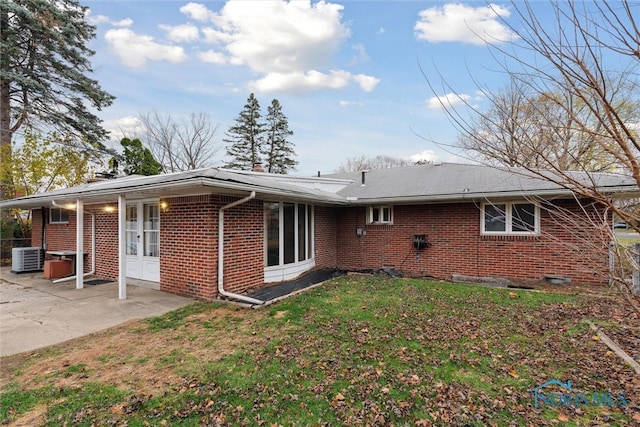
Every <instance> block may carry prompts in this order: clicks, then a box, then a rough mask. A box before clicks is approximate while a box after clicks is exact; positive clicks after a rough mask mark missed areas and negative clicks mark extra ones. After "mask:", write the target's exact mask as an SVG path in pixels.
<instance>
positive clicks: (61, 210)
mask: <svg viewBox="0 0 640 427" xmlns="http://www.w3.org/2000/svg"><path fill="white" fill-rule="evenodd" d="M54 210H56V211H60V216H62V212H63V211H64V212H66V213H67V220H66V221H54V220H53V218H52V216H51V213H52V212H53V211H54ZM49 224H69V211H68V210H67V209H64V208H49Z"/></svg>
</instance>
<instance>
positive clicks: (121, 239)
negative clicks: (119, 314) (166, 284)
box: [118, 194, 127, 299]
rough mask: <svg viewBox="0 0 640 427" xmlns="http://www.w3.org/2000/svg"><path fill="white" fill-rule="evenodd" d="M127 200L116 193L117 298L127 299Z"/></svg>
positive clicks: (122, 195)
mask: <svg viewBox="0 0 640 427" xmlns="http://www.w3.org/2000/svg"><path fill="white" fill-rule="evenodd" d="M126 221H127V201H126V199H125V196H124V194H120V195H118V298H119V299H127V239H126V237H127V235H126V225H127V222H126Z"/></svg>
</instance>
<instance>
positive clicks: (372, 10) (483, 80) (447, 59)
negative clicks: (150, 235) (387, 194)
mask: <svg viewBox="0 0 640 427" xmlns="http://www.w3.org/2000/svg"><path fill="white" fill-rule="evenodd" d="M84 4H85V5H87V6H88V7H89V8H90V13H89V15H88V16H87V19H88V21H89V22H91V23H92V24H94V25H96V27H97V37H96V39H95V40H94V41H93V42H92V45H91V47H92V49H94V50H95V51H96V54H95V56H94V57H93V58H92V64H93V67H94V69H95V73H94V75H93V77H94V78H96V79H97V80H98V81H99V82H100V84H101V86H102V87H103V89H105V90H107V91H108V92H109V93H111V94H113V95H115V96H116V98H117V99H116V100H115V102H114V104H113V105H112V106H111V107H109V108H107V109H105V110H103V111H101V112H99V116H100V117H101V118H102V119H103V120H104V123H103V124H104V126H105V127H106V128H107V129H109V130H111V131H112V136H113V138H114V140H115V141H117V140H119V138H120V137H121V136H122V133H121V132H120V131H121V130H125V131H126V136H130V137H133V136H139V137H140V138H141V140H142V141H143V142H145V141H144V137H143V135H142V134H136V129H138V123H137V117H138V116H139V114H140V113H147V112H150V111H152V110H158V111H159V112H161V113H167V114H171V115H172V116H173V117H175V118H181V117H184V116H187V115H189V114H190V113H200V112H204V113H207V114H209V116H210V117H211V120H212V122H213V123H217V124H218V125H219V128H218V131H217V134H216V138H215V139H216V142H217V143H218V144H219V145H220V147H221V150H220V151H219V154H218V157H217V158H214V159H211V166H220V165H222V163H223V162H224V161H225V158H224V143H223V141H222V139H223V138H224V137H225V135H224V133H225V131H226V130H227V129H228V128H229V126H230V125H232V124H233V121H234V119H235V118H236V117H237V116H238V114H239V113H240V111H241V110H242V108H243V106H244V104H245V102H246V100H247V97H248V96H249V94H250V93H252V92H253V93H255V95H256V97H257V98H258V100H259V102H260V105H261V106H262V109H263V113H265V114H266V108H267V106H268V105H269V104H270V103H271V100H272V99H274V98H276V99H278V100H279V101H280V103H281V104H282V106H283V112H284V113H285V115H286V116H287V117H288V119H289V127H290V129H291V130H293V132H294V135H293V136H292V137H291V141H292V142H293V143H294V144H295V149H296V152H297V154H298V156H297V160H298V161H299V165H298V170H297V171H296V172H295V173H296V174H299V175H315V174H316V173H317V171H321V172H322V173H331V172H333V171H334V170H335V169H336V168H337V167H338V166H339V165H340V164H341V163H342V162H344V161H345V160H347V158H351V157H354V156H359V155H366V156H372V157H373V156H376V155H379V154H385V155H392V156H396V157H401V158H407V159H414V160H416V159H425V160H434V161H460V158H459V157H457V156H456V153H455V152H452V151H451V150H447V149H445V148H443V146H440V145H438V144H435V143H433V142H430V141H428V140H429V139H432V140H435V141H437V142H438V143H441V144H443V145H450V144H453V143H455V141H456V138H457V132H456V131H455V129H454V128H453V126H452V125H451V124H450V123H449V122H448V120H447V118H446V116H445V114H444V113H443V111H442V110H441V109H440V107H439V103H438V102H434V101H435V97H436V96H447V95H448V94H449V93H451V92H452V90H453V91H455V92H456V93H457V94H458V95H459V96H463V97H465V98H466V99H468V100H469V102H471V103H473V104H475V105H479V106H482V103H483V99H482V97H481V96H479V95H478V93H477V84H476V83H475V82H474V80H475V81H476V82H479V83H480V84H482V85H486V86H487V87H489V88H499V87H501V86H503V85H505V84H506V83H507V82H506V79H505V75H504V74H502V73H499V72H496V71H492V70H495V69H496V68H497V67H496V63H495V58H493V57H492V54H491V48H489V47H488V46H487V44H486V43H485V41H484V40H482V38H485V40H486V39H490V40H492V42H493V43H498V44H499V43H500V41H502V40H504V41H508V40H510V39H511V38H512V37H513V34H512V33H511V32H510V31H509V29H508V28H506V27H505V26H504V25H503V24H502V23H501V21H500V19H498V18H497V16H496V14H500V15H501V17H502V19H505V20H506V21H508V22H510V23H511V24H513V25H515V26H516V28H517V22H515V14H514V11H513V10H512V6H511V5H510V3H495V4H494V5H493V10H491V9H489V8H488V6H487V3H485V2H475V1H472V2H466V3H447V2H435V1H352V0H335V1H323V2H316V1H313V2H309V1H293V2H285V1H276V0H260V1H249V0H238V1H228V2H223V1H200V2H198V1H193V2H189V1H151V0H149V1H146V0H138V1H135V0H134V1H131V0H128V1H112V0H109V1H91V0H89V1H87V0H85V2H84ZM535 6H536V7H537V8H540V9H541V11H540V13H541V14H542V13H544V12H545V11H544V9H545V7H544V6H548V4H546V3H545V2H542V3H536V4H535ZM540 16H543V15H540ZM512 20H513V21H514V22H512ZM494 53H495V51H494ZM420 67H422V70H423V71H424V73H425V74H426V75H427V76H428V78H429V79H430V80H431V82H432V84H433V85H434V87H435V92H436V93H434V92H432V91H431V90H430V89H429V86H428V84H427V82H426V80H425V77H424V76H423V74H422V71H421V69H420ZM440 76H443V77H444V78H445V79H446V82H447V84H448V85H449V86H450V88H445V87H444V86H443V85H442V83H441V77H440ZM451 99H454V98H451ZM114 146H116V145H114Z"/></svg>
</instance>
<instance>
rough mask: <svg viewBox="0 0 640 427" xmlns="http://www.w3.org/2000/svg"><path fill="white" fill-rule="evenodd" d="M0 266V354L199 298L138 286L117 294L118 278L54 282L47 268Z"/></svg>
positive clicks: (150, 314) (155, 313)
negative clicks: (122, 295) (13, 269)
mask: <svg viewBox="0 0 640 427" xmlns="http://www.w3.org/2000/svg"><path fill="white" fill-rule="evenodd" d="M10 270H11V268H10V267H2V268H1V269H0V356H8V355H12V354H16V353H21V352H25V351H31V350H35V349H38V348H41V347H46V346H49V345H52V344H57V343H60V342H63V341H67V340H69V339H72V338H77V337H81V336H83V335H87V334H90V333H92V332H97V331H100V330H102V329H106V328H109V327H112V326H116V325H118V324H120V323H123V322H126V321H128V320H131V319H136V318H146V317H153V316H159V315H161V314H164V313H166V312H169V311H172V310H176V309H178V308H180V307H184V306H186V305H189V304H191V303H193V302H194V300H192V299H189V298H183V297H179V296H176V295H171V294H168V293H165V292H161V291H157V290H153V289H148V288H144V287H139V286H132V285H128V286H127V299H126V300H120V299H118V285H117V283H115V282H111V283H105V284H102V285H95V286H90V285H85V287H84V288H83V289H76V288H75V281H70V282H63V283H55V284H54V283H52V282H51V280H47V279H44V278H43V276H42V273H25V274H13V273H11V272H10Z"/></svg>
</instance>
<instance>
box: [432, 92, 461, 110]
mask: <svg viewBox="0 0 640 427" xmlns="http://www.w3.org/2000/svg"><path fill="white" fill-rule="evenodd" d="M470 99H471V96H470V95H467V94H465V93H462V94H458V93H448V94H446V95H442V96H434V97H432V98H429V99H428V100H427V108H428V109H430V110H442V109H443V108H448V107H455V106H458V105H463V104H466V103H467V102H468V101H469V100H470Z"/></svg>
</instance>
